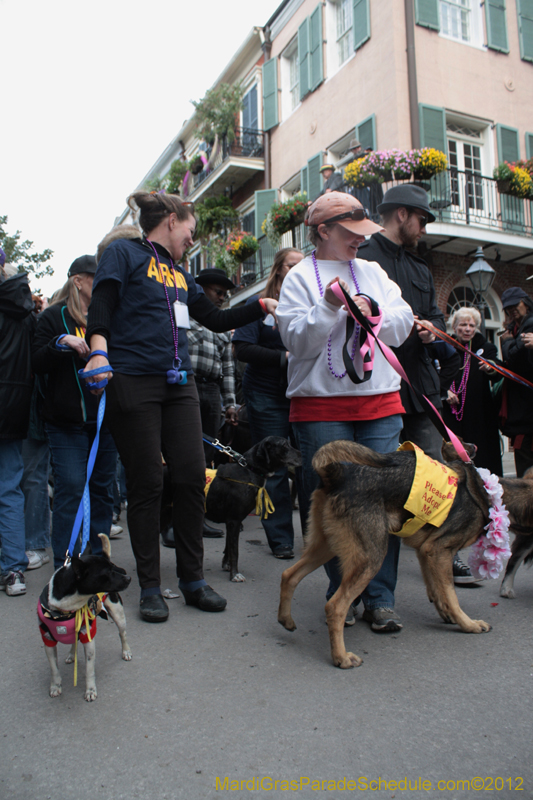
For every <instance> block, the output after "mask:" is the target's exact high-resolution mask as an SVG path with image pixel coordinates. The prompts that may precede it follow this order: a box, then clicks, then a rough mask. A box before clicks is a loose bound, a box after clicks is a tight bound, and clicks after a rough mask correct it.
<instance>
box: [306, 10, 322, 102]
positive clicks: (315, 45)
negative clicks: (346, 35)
mask: <svg viewBox="0 0 533 800" xmlns="http://www.w3.org/2000/svg"><path fill="white" fill-rule="evenodd" d="M322 57H323V44H322V3H319V4H318V5H317V7H316V8H315V10H314V11H313V13H312V14H311V16H310V17H309V59H310V73H311V75H310V77H311V85H310V87H309V88H310V89H311V91H312V92H314V91H315V89H316V88H317V86H320V84H321V83H322V81H323V80H324V69H323V66H322Z"/></svg>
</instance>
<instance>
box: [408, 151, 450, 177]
mask: <svg viewBox="0 0 533 800" xmlns="http://www.w3.org/2000/svg"><path fill="white" fill-rule="evenodd" d="M415 152H416V156H415V162H416V163H415V165H414V167H413V177H414V179H415V181H424V180H426V181H427V180H429V179H430V178H433V176H434V175H437V174H438V173H439V172H444V170H445V169H446V167H447V166H448V159H447V158H446V156H445V155H444V153H442V152H441V151H440V150H436V149H435V148H434V147H423V148H422V150H418V151H415Z"/></svg>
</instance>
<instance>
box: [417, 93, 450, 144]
mask: <svg viewBox="0 0 533 800" xmlns="http://www.w3.org/2000/svg"><path fill="white" fill-rule="evenodd" d="M419 111H420V145H421V147H434V148H435V149H436V150H441V151H442V152H443V153H447V152H448V149H447V146H446V115H445V113H444V109H443V108H436V107H435V106H426V105H424V103H419Z"/></svg>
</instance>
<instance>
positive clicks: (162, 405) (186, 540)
mask: <svg viewBox="0 0 533 800" xmlns="http://www.w3.org/2000/svg"><path fill="white" fill-rule="evenodd" d="M128 202H129V205H130V207H131V208H132V209H133V210H136V207H138V208H139V209H140V225H141V228H142V230H143V231H144V234H145V236H144V237H143V238H142V239H141V238H140V237H139V238H138V239H118V240H115V241H112V242H111V244H110V245H109V246H108V247H107V248H106V250H105V252H104V254H103V256H102V258H101V260H100V261H99V264H98V269H97V272H96V276H95V280H94V287H93V299H92V302H91V307H90V310H89V318H88V325H87V336H86V338H87V342H88V343H89V344H90V347H91V353H95V352H96V351H98V353H99V354H95V355H93V356H92V357H90V360H89V362H88V364H87V368H86V369H87V371H90V370H94V369H97V368H100V367H106V366H108V364H110V365H111V366H112V367H113V370H114V372H113V373H103V374H100V375H97V376H95V377H89V378H87V379H86V380H87V381H88V382H89V383H94V382H97V381H99V380H101V379H102V378H103V377H107V378H108V379H110V378H111V377H113V380H112V381H110V383H109V386H108V387H107V408H106V417H105V421H106V424H107V426H108V428H109V430H110V431H111V433H112V435H113V438H114V439H115V443H116V445H117V448H118V451H119V453H120V457H121V460H122V463H123V464H124V467H125V469H126V483H127V487H128V527H129V531H130V536H131V543H132V548H133V553H134V555H135V560H136V563H137V573H138V576H139V583H140V586H141V602H140V613H141V617H142V618H143V619H144V620H146V621H148V622H164V621H165V620H166V619H167V617H168V606H167V604H166V602H165V600H164V599H163V596H162V595H161V579H160V563H159V510H160V504H161V492H162V487H163V477H162V465H161V453H163V456H164V458H165V461H166V462H167V464H168V465H169V467H170V472H171V475H172V491H173V503H174V510H173V526H174V537H175V541H176V571H177V575H178V578H179V587H180V590H181V592H182V594H183V596H184V598H185V602H186V603H187V605H194V606H196V607H197V608H200V609H201V610H202V611H223V610H224V608H225V607H226V600H225V599H224V598H223V597H220V595H218V594H217V593H216V592H215V591H213V589H212V588H211V587H210V586H208V585H207V583H206V581H205V580H204V575H203V538H202V531H203V519H204V485H205V471H204V470H205V460H204V455H203V447H202V428H201V422H200V411H199V402H198V393H197V391H196V386H195V382H194V375H193V372H192V367H191V363H190V359H189V355H188V350H187V327H188V318H189V314H190V315H191V316H192V317H193V318H194V319H195V320H197V322H199V323H200V324H201V325H204V326H205V327H206V328H209V329H210V330H213V331H216V332H222V331H227V330H230V329H231V328H235V327H239V326H241V325H246V324H247V323H248V322H252V321H253V320H256V319H260V318H262V317H263V316H264V315H265V314H268V313H272V312H273V311H274V310H275V308H276V306H277V303H276V301H274V300H258V301H256V302H255V303H253V304H250V305H246V306H244V307H241V308H236V309H230V310H226V311H221V310H220V309H218V308H217V307H216V306H214V305H213V304H212V303H211V302H210V301H209V300H208V299H207V297H206V296H205V294H204V292H203V289H202V288H201V286H199V285H198V284H197V283H195V281H194V279H193V278H192V276H191V275H190V274H189V273H187V272H185V271H184V270H183V269H182V268H181V267H180V266H178V264H177V262H178V261H180V259H181V258H182V256H183V254H184V253H185V251H186V250H187V248H189V247H190V246H191V245H192V243H193V234H194V231H195V228H196V220H195V218H194V207H193V206H192V204H190V203H182V201H181V200H180V199H179V198H178V197H177V196H176V195H167V194H164V193H163V194H152V193H147V192H137V193H135V194H133V195H132V196H131V197H130V199H129V201H128ZM106 353H109V359H108V358H107V355H106ZM94 391H95V392H96V393H98V391H99V390H94Z"/></svg>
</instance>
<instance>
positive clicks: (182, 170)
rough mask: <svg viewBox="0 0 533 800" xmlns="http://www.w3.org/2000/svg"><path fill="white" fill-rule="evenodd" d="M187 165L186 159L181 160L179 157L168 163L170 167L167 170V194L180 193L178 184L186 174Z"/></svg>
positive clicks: (179, 184)
mask: <svg viewBox="0 0 533 800" xmlns="http://www.w3.org/2000/svg"><path fill="white" fill-rule="evenodd" d="M188 168H189V165H188V164H187V162H186V161H182V160H181V158H176V159H175V160H174V161H173V162H172V164H171V165H170V169H169V171H168V178H167V187H166V188H167V192H169V194H179V193H180V186H181V184H182V182H183V179H184V177H185V175H186V174H187V170H188Z"/></svg>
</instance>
